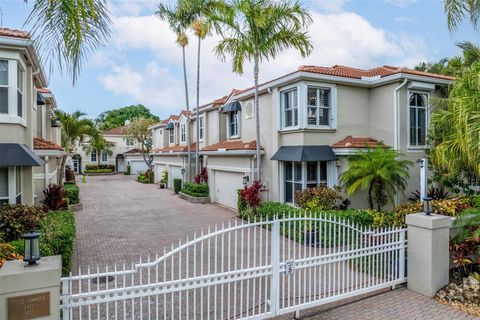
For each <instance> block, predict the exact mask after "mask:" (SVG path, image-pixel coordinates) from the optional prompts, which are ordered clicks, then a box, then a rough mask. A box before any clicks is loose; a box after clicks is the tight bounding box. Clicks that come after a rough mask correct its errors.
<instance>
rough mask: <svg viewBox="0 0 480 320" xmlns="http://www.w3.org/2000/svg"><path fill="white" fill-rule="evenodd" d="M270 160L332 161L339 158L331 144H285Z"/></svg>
mask: <svg viewBox="0 0 480 320" xmlns="http://www.w3.org/2000/svg"><path fill="white" fill-rule="evenodd" d="M270 160H279V161H331V160H337V156H336V155H335V154H334V153H333V151H332V148H330V146H283V147H280V149H278V151H277V152H276V153H275V154H274V155H273V157H272V158H271V159H270Z"/></svg>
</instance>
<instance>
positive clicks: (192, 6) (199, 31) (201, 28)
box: [180, 0, 225, 174]
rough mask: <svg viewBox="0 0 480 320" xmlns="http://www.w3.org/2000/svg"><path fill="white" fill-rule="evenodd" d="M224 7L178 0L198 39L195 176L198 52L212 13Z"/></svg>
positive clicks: (212, 0) (211, 1) (219, 2)
mask: <svg viewBox="0 0 480 320" xmlns="http://www.w3.org/2000/svg"><path fill="white" fill-rule="evenodd" d="M224 6H225V2H224V1H223V0H180V11H181V12H185V13H184V15H186V16H188V17H189V19H191V21H190V22H191V23H190V26H191V29H192V31H193V33H194V34H195V36H196V37H197V39H198V47H197V90H196V116H195V120H196V121H195V122H196V126H195V132H196V136H197V141H196V144H195V174H198V173H199V171H200V168H199V151H200V123H199V114H200V110H199V108H200V52H201V45H202V40H203V39H205V37H206V36H207V35H208V34H209V32H210V29H211V26H212V22H213V20H212V17H213V16H214V12H215V11H217V10H220V9H221V8H223V7H224Z"/></svg>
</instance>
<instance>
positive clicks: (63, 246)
mask: <svg viewBox="0 0 480 320" xmlns="http://www.w3.org/2000/svg"><path fill="white" fill-rule="evenodd" d="M39 232H40V233H41V235H40V253H41V255H42V256H51V255H61V256H62V273H63V274H64V275H67V274H68V273H69V272H70V269H71V267H72V254H73V241H74V240H75V217H74V215H73V213H72V212H71V211H69V210H64V211H50V212H49V213H48V214H47V216H46V217H45V218H43V219H42V221H41V222H40V227H39ZM11 244H12V245H13V246H14V247H15V248H16V250H17V253H19V254H22V255H23V251H24V241H23V240H22V239H19V240H15V241H13V242H11Z"/></svg>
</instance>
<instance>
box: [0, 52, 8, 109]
mask: <svg viewBox="0 0 480 320" xmlns="http://www.w3.org/2000/svg"><path fill="white" fill-rule="evenodd" d="M2 113H4V114H8V60H0V114H2Z"/></svg>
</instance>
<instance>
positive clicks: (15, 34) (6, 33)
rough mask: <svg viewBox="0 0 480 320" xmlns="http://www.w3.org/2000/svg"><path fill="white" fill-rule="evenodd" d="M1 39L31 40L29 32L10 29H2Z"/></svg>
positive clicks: (0, 29)
mask: <svg viewBox="0 0 480 320" xmlns="http://www.w3.org/2000/svg"><path fill="white" fill-rule="evenodd" d="M0 37H12V38H21V39H30V35H29V34H28V32H26V31H22V30H15V29H8V28H0Z"/></svg>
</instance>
